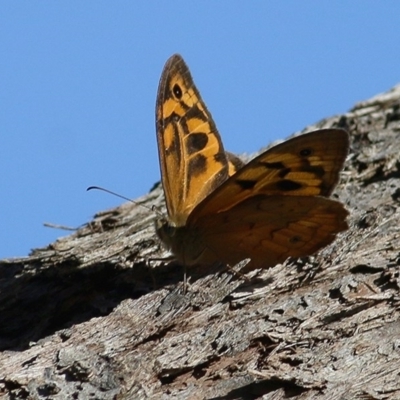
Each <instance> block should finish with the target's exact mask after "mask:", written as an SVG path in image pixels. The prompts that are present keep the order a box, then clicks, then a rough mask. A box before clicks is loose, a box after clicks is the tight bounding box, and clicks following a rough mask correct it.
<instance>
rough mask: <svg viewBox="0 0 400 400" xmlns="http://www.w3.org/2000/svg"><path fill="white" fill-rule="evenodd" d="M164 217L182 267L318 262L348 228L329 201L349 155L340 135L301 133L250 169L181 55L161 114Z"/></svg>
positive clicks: (161, 230) (168, 73)
mask: <svg viewBox="0 0 400 400" xmlns="http://www.w3.org/2000/svg"><path fill="white" fill-rule="evenodd" d="M156 125H157V139H158V149H159V156H160V166H161V175H162V183H163V188H164V193H165V197H166V204H167V210H168V218H167V219H165V220H160V221H158V222H157V224H156V231H157V234H158V236H159V237H160V239H161V240H162V241H163V243H164V244H165V245H166V247H167V248H168V249H169V250H170V251H171V252H172V253H173V254H174V255H175V256H176V258H177V259H178V261H179V262H181V263H182V264H184V265H187V266H190V265H211V264H213V263H216V262H222V263H226V264H230V265H234V264H236V263H237V262H239V261H241V260H243V259H245V258H250V259H251V264H252V266H253V267H270V266H272V265H275V264H276V263H278V262H282V261H284V260H285V259H286V258H287V257H289V256H291V257H301V256H305V255H309V254H312V253H314V252H316V251H317V250H319V249H320V248H322V247H324V246H325V245H327V244H329V243H330V242H332V241H333V240H334V238H335V235H336V234H337V233H338V232H341V231H344V230H346V229H347V223H346V221H345V219H346V216H347V214H348V213H347V211H346V209H345V208H344V207H343V205H342V204H341V203H339V202H337V201H334V200H331V199H329V198H328V196H329V195H330V194H331V192H332V191H333V189H334V187H335V185H336V184H337V182H338V179H339V173H340V170H341V169H342V166H343V163H344V160H345V158H346V155H347V151H348V135H347V133H346V132H345V131H343V130H340V129H324V130H319V131H315V132H311V133H308V134H304V135H301V136H298V137H295V138H293V139H290V140H288V141H286V142H284V143H281V144H279V145H277V146H275V147H273V148H271V149H269V150H267V151H265V152H264V153H262V154H260V155H259V156H258V157H256V158H255V159H253V160H251V161H250V162H249V163H248V164H246V165H242V163H241V162H240V161H239V160H238V159H237V158H235V157H234V156H232V155H231V154H229V153H227V152H225V150H224V148H223V145H222V141H221V138H220V136H219V134H218V131H217V129H216V126H215V123H214V121H213V119H212V117H211V114H210V113H209V111H208V110H207V107H206V106H205V104H204V102H203V100H202V99H201V96H200V94H199V92H198V90H197V88H196V87H195V85H194V83H193V80H192V77H191V75H190V72H189V69H188V67H187V66H186V64H185V62H184V61H183V59H182V58H181V57H180V56H179V55H174V56H172V57H171V58H170V59H169V60H168V61H167V63H166V65H165V67H164V71H163V73H162V76H161V81H160V85H159V91H158V96H157V106H156Z"/></svg>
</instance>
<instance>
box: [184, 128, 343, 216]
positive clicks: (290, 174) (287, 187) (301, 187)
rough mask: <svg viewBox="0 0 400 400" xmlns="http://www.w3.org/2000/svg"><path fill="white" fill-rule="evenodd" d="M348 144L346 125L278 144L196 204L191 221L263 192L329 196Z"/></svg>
mask: <svg viewBox="0 0 400 400" xmlns="http://www.w3.org/2000/svg"><path fill="white" fill-rule="evenodd" d="M348 148H349V139H348V134H347V132H346V131H344V130H342V129H322V130H318V131H314V132H311V133H306V134H304V135H301V136H297V137H295V138H293V139H290V140H287V141H286V142H283V143H281V144H278V145H277V146H274V147H272V148H271V149H269V150H267V151H265V152H264V153H262V154H261V155H259V156H258V157H256V158H254V159H253V160H251V161H250V162H249V163H248V164H246V165H245V166H244V167H243V168H241V169H239V170H238V171H237V172H236V173H235V174H233V175H232V176H231V177H230V178H229V179H228V180H227V181H226V182H224V183H223V184H222V185H221V186H220V187H219V188H217V189H216V190H215V191H214V192H213V193H212V194H210V195H209V196H208V197H207V198H206V199H205V200H204V201H203V202H202V203H201V204H199V206H198V207H196V209H195V210H194V212H193V213H192V215H191V218H190V219H191V220H190V222H191V223H195V221H196V220H197V219H198V218H200V217H201V216H204V215H210V214H216V213H219V212H221V211H225V210H228V209H230V208H232V207H233V206H234V205H236V204H239V203H240V202H242V201H244V200H246V199H248V198H250V197H252V196H256V195H259V194H263V195H266V196H274V195H281V196H324V197H328V196H329V195H330V194H331V193H332V191H333V189H334V187H335V186H336V184H337V182H338V179H339V173H340V171H341V169H342V168H343V163H344V161H345V159H346V156H347V153H348Z"/></svg>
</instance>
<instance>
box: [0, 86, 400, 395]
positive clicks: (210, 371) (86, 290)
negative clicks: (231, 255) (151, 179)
mask: <svg viewBox="0 0 400 400" xmlns="http://www.w3.org/2000/svg"><path fill="white" fill-rule="evenodd" d="M330 127H341V128H345V129H347V130H348V131H349V133H350V136H351V151H350V155H349V157H348V160H347V162H346V165H345V169H344V171H343V173H342V178H341V182H340V184H339V185H338V187H337V190H336V191H335V195H334V197H337V198H339V199H340V200H341V201H342V202H344V203H345V204H346V206H347V208H348V210H349V211H350V217H349V223H350V229H349V230H348V231H347V232H345V233H344V234H341V235H339V236H338V238H337V240H336V241H335V242H334V243H333V244H332V245H330V246H328V247H327V248H325V249H323V250H322V251H320V252H319V253H318V254H317V255H315V256H314V257H308V258H306V259H301V260H289V261H287V262H285V263H284V265H277V266H276V267H274V268H271V269H269V270H263V271H252V272H251V273H250V274H248V276H247V278H246V279H243V277H242V276H240V275H239V274H235V273H233V271H229V270H228V271H227V270H223V271H198V270H189V271H188V275H189V279H190V280H189V282H190V284H189V286H188V290H187V293H186V294H183V293H182V281H183V269H182V267H180V266H178V265H176V264H175V263H173V262H170V261H160V260H157V258H159V257H163V256H165V253H164V251H163V250H162V248H161V247H160V244H159V242H158V240H157V239H156V237H155V234H154V228H153V221H154V218H155V216H154V213H151V212H150V211H147V210H146V209H145V208H142V207H138V206H136V205H134V204H129V203H127V204H123V205H122V206H120V207H118V208H115V209H112V210H108V211H105V212H101V213H98V214H97V215H96V216H95V217H94V219H93V221H90V222H89V223H87V224H85V225H84V226H82V227H81V228H80V229H78V230H77V231H76V232H74V233H73V234H72V235H70V236H67V237H64V238H61V239H59V240H57V241H56V242H55V243H52V244H50V245H49V246H48V247H46V248H42V249H37V250H34V251H33V252H32V253H31V254H30V255H29V257H24V258H17V259H9V260H3V261H1V262H0V350H1V352H0V397H1V398H4V399H38V400H39V399H40V400H41V399H54V400H56V399H57V400H58V399H147V398H149V399H167V398H175V399H261V398H262V399H274V400H277V399H288V398H290V399H318V400H322V399H400V321H399V313H400V298H399V288H400V274H399V265H400V203H399V202H400V156H399V155H400V86H397V87H395V88H393V89H392V90H391V91H389V92H387V93H384V94H380V95H378V96H376V97H374V98H372V99H370V100H368V101H365V102H362V103H359V104H357V105H356V106H355V107H354V108H353V109H351V110H350V111H349V112H348V113H346V114H344V115H339V116H335V117H332V118H327V119H325V120H323V121H320V122H319V123H317V124H315V125H313V126H310V127H308V128H307V131H309V130H313V129H316V128H330ZM138 202H139V203H143V204H145V205H147V206H149V207H151V206H153V205H156V206H162V204H163V200H162V191H161V188H160V185H157V186H156V187H155V188H154V189H153V190H152V191H151V192H150V193H149V194H148V195H146V196H144V197H142V198H140V199H139V200H138Z"/></svg>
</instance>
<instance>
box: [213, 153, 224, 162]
mask: <svg viewBox="0 0 400 400" xmlns="http://www.w3.org/2000/svg"><path fill="white" fill-rule="evenodd" d="M225 158H226V155H225V153H223V152H222V153H221V152H219V153H217V154H214V160H215V161H217V162H225Z"/></svg>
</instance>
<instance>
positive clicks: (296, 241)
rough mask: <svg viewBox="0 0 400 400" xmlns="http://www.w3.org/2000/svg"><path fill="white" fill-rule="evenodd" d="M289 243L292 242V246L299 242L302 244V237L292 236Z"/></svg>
mask: <svg viewBox="0 0 400 400" xmlns="http://www.w3.org/2000/svg"><path fill="white" fill-rule="evenodd" d="M289 242H290V243H291V244H296V243H299V242H301V237H300V236H292V237H291V238H290V239H289Z"/></svg>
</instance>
